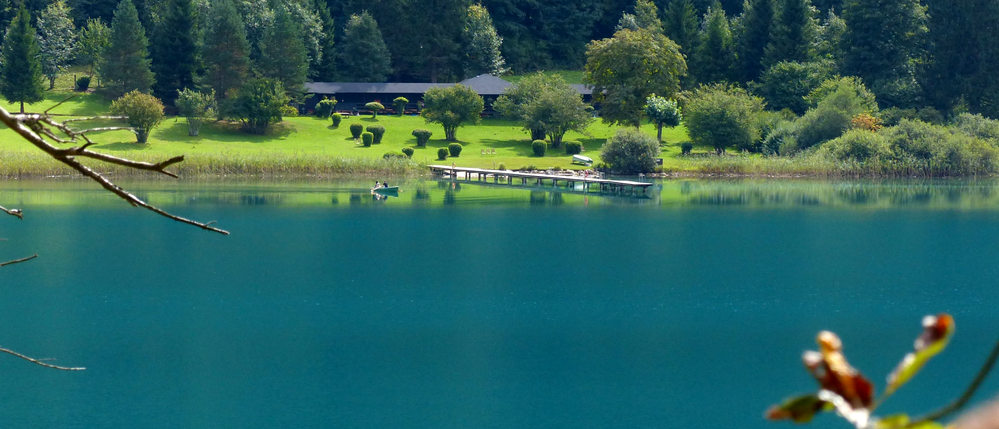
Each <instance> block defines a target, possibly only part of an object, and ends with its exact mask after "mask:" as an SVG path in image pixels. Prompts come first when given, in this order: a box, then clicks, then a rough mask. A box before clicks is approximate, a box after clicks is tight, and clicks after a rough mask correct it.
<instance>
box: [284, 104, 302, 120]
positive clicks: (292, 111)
mask: <svg viewBox="0 0 999 429" xmlns="http://www.w3.org/2000/svg"><path fill="white" fill-rule="evenodd" d="M281 116H282V117H285V118H294V117H296V116H298V108H296V107H295V106H289V105H287V104H285V105H284V106H281Z"/></svg>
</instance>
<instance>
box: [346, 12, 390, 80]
mask: <svg viewBox="0 0 999 429" xmlns="http://www.w3.org/2000/svg"><path fill="white" fill-rule="evenodd" d="M339 60H340V61H339V63H338V66H337V69H338V70H339V73H340V79H342V80H346V81H352V82H383V81H385V79H386V78H387V77H388V76H389V74H391V73H392V65H391V61H392V59H391V58H390V55H389V50H388V47H386V46H385V40H384V39H382V32H381V31H379V30H378V23H377V22H375V19H374V18H372V17H371V14H370V13H368V11H364V12H362V13H361V14H360V15H351V17H350V20H348V21H347V26H346V28H345V29H344V32H343V39H341V41H340V53H339Z"/></svg>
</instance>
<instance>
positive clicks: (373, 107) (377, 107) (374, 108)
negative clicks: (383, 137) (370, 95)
mask: <svg viewBox="0 0 999 429" xmlns="http://www.w3.org/2000/svg"><path fill="white" fill-rule="evenodd" d="M364 108H365V109H368V110H370V111H371V117H372V118H374V117H377V116H378V112H381V111H382V110H385V106H383V105H382V103H379V102H377V101H372V102H370V103H366V104H365V105H364Z"/></svg>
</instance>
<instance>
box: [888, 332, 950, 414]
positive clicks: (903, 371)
mask: <svg viewBox="0 0 999 429" xmlns="http://www.w3.org/2000/svg"><path fill="white" fill-rule="evenodd" d="M952 335H954V318H953V317H951V316H950V315H949V314H945V313H941V314H938V315H936V316H926V317H924V318H923V333H922V334H921V335H920V336H919V338H917V339H916V343H915V347H914V350H913V351H912V352H911V353H909V354H907V355H905V357H904V358H903V359H902V362H900V363H899V364H898V366H897V367H895V370H894V371H892V372H891V375H889V376H888V387H887V388H886V389H885V393H886V394H889V395H890V394H892V393H894V392H895V390H896V389H898V388H899V387H901V386H902V385H903V384H905V383H906V382H908V381H909V380H910V379H911V378H912V377H913V376H914V375H916V373H918V372H919V370H920V369H922V368H923V365H925V364H926V362H927V361H929V360H930V358H932V357H933V356H936V354H937V353H940V352H941V351H943V349H944V348H946V347H947V342H948V341H950V337H951V336H952Z"/></svg>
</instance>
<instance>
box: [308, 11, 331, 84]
mask: <svg viewBox="0 0 999 429" xmlns="http://www.w3.org/2000/svg"><path fill="white" fill-rule="evenodd" d="M315 8H316V15H317V16H319V23H320V24H322V28H323V30H322V38H321V39H320V44H321V46H320V55H321V56H320V58H319V61H318V62H317V63H318V66H317V67H316V69H315V70H312V71H311V72H310V73H309V74H310V75H311V76H313V77H314V78H315V79H316V80H317V81H331V80H333V79H334V78H335V77H336V50H335V48H336V46H335V44H334V43H333V42H334V39H333V34H334V33H335V32H336V26H335V25H334V23H333V15H332V14H330V9H329V6H327V5H326V0H315Z"/></svg>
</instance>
